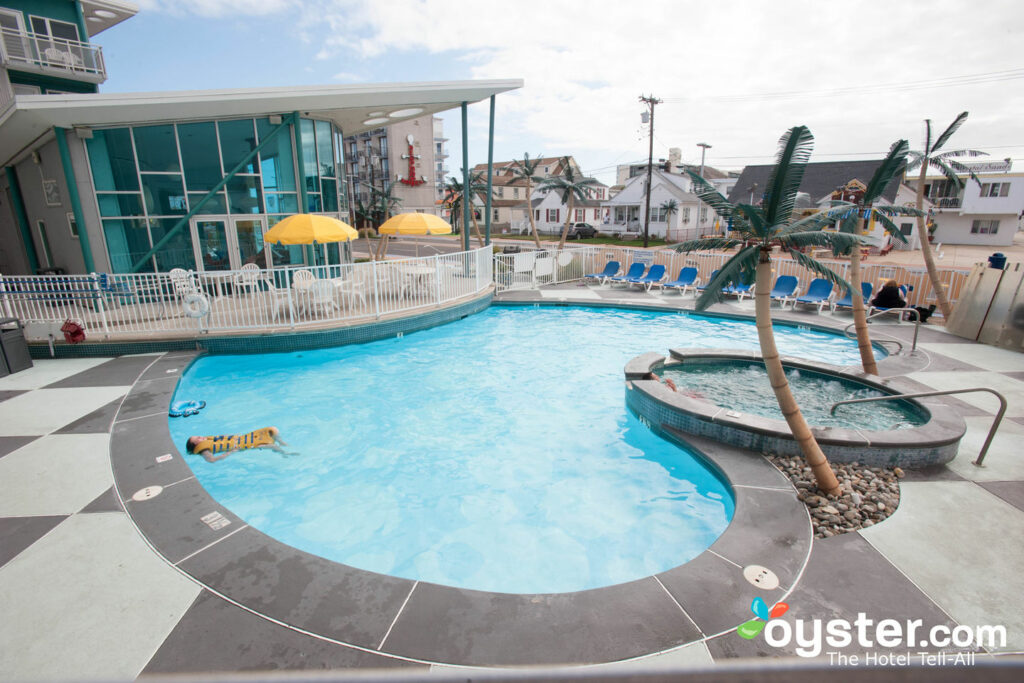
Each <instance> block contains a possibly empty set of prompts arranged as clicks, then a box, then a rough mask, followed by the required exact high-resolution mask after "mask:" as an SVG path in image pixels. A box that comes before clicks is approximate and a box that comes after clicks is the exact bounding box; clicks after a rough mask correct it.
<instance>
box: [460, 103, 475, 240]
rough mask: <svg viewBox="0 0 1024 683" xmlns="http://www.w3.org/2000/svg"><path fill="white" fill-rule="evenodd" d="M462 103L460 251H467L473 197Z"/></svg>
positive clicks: (465, 110) (466, 118)
mask: <svg viewBox="0 0 1024 683" xmlns="http://www.w3.org/2000/svg"><path fill="white" fill-rule="evenodd" d="M468 106H469V105H468V104H467V103H466V102H463V103H462V250H463V251H469V212H470V211H472V210H473V197H472V196H470V192H469V175H470V173H469V112H468Z"/></svg>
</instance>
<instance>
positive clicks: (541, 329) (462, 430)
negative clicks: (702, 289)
mask: <svg viewBox="0 0 1024 683" xmlns="http://www.w3.org/2000/svg"><path fill="white" fill-rule="evenodd" d="M777 341H778V344H779V347H780V350H781V351H782V352H783V353H788V354H793V355H797V354H799V355H801V356H803V357H810V358H815V359H822V360H829V361H830V362H833V363H854V362H857V360H858V358H859V356H858V354H857V350H856V347H855V345H854V343H853V342H852V341H850V340H847V339H844V338H842V337H838V336H835V335H828V334H824V333H820V332H814V331H811V330H798V329H795V328H791V327H780V328H779V329H778V331H777ZM682 346H698V347H703V348H721V347H728V348H741V349H750V350H756V349H757V340H756V332H755V330H754V327H753V323H751V322H747V321H737V320H728V319H714V318H705V317H702V316H694V315H686V316H684V315H680V314H677V313H660V312H639V311H622V310H607V309H588V308H584V307H558V308H544V307H542V308H518V307H501V306H494V307H491V308H489V309H488V310H486V311H484V312H482V313H479V314H476V315H474V316H471V317H469V318H466V319H465V320H462V321H459V322H457V323H453V324H449V325H444V326H440V327H436V328H432V329H430V330H425V331H422V332H417V333H415V334H411V335H408V336H406V337H402V338H396V339H388V340H383V341H378V342H372V343H368V344H364V345H353V346H346V347H339V348H334V349H325V350H320V351H303V352H297V353H289V354H268V355H246V356H216V357H206V358H201V359H200V360H199V361H197V362H196V363H195V364H194V365H193V366H192V367H191V368H190V369H189V371H188V372H187V373H185V375H184V376H183V377H182V379H181V382H180V384H179V387H178V390H177V393H176V396H175V400H183V399H201V400H205V401H206V402H207V404H208V405H207V408H206V409H205V410H203V411H202V412H201V413H200V414H199V415H197V416H194V417H190V418H186V419H174V420H171V421H170V429H171V434H172V436H173V438H174V440H175V442H176V443H178V444H183V442H184V440H185V439H186V438H187V437H188V436H189V435H190V434H220V433H228V432H244V431H249V430H251V429H254V428H258V427H262V426H266V425H270V424H274V425H276V426H278V427H279V428H280V429H281V432H282V435H283V436H284V438H285V439H286V440H287V441H288V442H289V444H291V448H292V450H296V451H298V452H299V453H300V454H301V455H300V456H297V457H289V458H286V457H282V456H280V455H277V454H275V453H271V452H268V451H251V452H246V453H239V454H235V455H232V456H231V457H230V458H228V459H226V460H224V461H221V462H217V463H206V462H205V461H203V460H202V459H201V458H199V457H198V456H186V459H187V461H188V462H189V464H190V465H191V467H192V468H193V470H194V471H195V473H196V476H197V478H198V479H199V481H200V482H201V483H202V485H203V486H204V487H205V488H206V489H207V490H208V491H209V492H210V494H211V495H212V496H213V497H214V498H216V499H217V500H219V501H220V502H221V503H222V504H223V505H225V506H226V507H228V508H229V509H231V510H232V511H233V512H234V513H235V514H237V515H239V516H240V517H241V518H243V519H244V520H245V521H246V522H247V523H249V524H250V525H252V526H254V527H255V528H257V529H260V530H262V531H264V532H265V533H267V534H269V535H271V536H273V537H275V538H277V539H278V540H280V541H283V542H285V543H288V544H290V545H292V546H295V547H297V548H300V549H303V550H306V551H308V552H312V553H315V554H317V555H321V556H323V557H326V558H328V559H332V560H335V561H338V562H343V563H345V564H349V565H352V566H355V567H359V568H361V569H367V570H371V571H377V572H381V573H384V574H390V575H395V576H400V577H404V578H410V579H417V580H423V581H431V582H436V583H441V584H446V585H453V586H459V587H464V588H473V589H479V590H489V591H496V592H513V593H549V592H568V591H575V590H583V589H587V588H595V587H599V586H606V585H611V584H615V583H621V582H624V581H628V580H632V579H637V578H640V577H643V576H647V575H650V574H653V573H656V572H660V571H663V570H665V569H668V568H671V567H673V566H676V565H679V564H683V563H685V562H686V561H688V560H690V559H692V558H693V557H696V555H698V554H700V553H701V552H702V551H703V550H704V549H706V548H707V547H708V546H709V545H711V543H713V542H714V540H715V539H716V538H717V537H718V536H719V535H720V534H721V533H722V531H723V530H724V529H725V527H726V526H727V525H728V523H729V520H730V519H731V516H732V511H733V500H732V496H731V492H730V489H729V487H728V485H726V484H724V483H723V482H722V481H720V480H719V479H718V478H717V477H716V476H715V475H714V474H712V473H711V472H710V471H709V470H708V469H706V468H705V467H704V466H703V465H702V464H701V463H700V462H698V461H697V460H695V459H694V458H693V457H692V456H691V455H690V454H688V453H686V452H685V451H683V450H682V449H679V448H677V447H676V446H674V445H671V444H669V443H667V442H666V441H663V440H662V439H660V438H658V437H657V436H655V435H654V434H653V433H652V432H651V431H650V430H648V429H647V428H646V427H644V426H643V425H642V424H640V422H639V421H637V420H636V418H634V417H633V416H632V415H631V414H630V413H629V412H628V411H627V409H626V408H625V406H624V404H623V400H622V367H623V365H624V364H625V363H626V361H628V360H629V359H630V358H631V357H632V356H633V355H635V353H636V351H637V349H646V348H663V349H668V348H670V347H682Z"/></svg>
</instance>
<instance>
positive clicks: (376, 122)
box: [363, 118, 388, 126]
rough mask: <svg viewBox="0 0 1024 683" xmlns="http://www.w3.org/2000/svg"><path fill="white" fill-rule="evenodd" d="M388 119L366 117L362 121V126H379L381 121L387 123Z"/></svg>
mask: <svg viewBox="0 0 1024 683" xmlns="http://www.w3.org/2000/svg"><path fill="white" fill-rule="evenodd" d="M387 122H388V120H387V119H385V118H376V119H366V120H365V121H363V125H364V126H379V125H380V124H382V123H387Z"/></svg>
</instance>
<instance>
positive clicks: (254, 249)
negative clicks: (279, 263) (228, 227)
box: [231, 217, 269, 270]
mask: <svg viewBox="0 0 1024 683" xmlns="http://www.w3.org/2000/svg"><path fill="white" fill-rule="evenodd" d="M231 223H232V225H233V227H234V230H233V232H234V238H235V248H234V249H233V250H232V251H233V252H234V255H235V256H236V257H237V259H238V264H237V265H236V266H234V269H235V270H237V269H238V268H241V267H242V266H244V265H245V264H246V263H255V264H256V265H258V266H266V265H269V264H268V263H267V254H266V244H264V242H263V231H264V222H263V219H262V218H234V217H232V219H231Z"/></svg>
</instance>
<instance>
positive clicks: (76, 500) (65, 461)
mask: <svg viewBox="0 0 1024 683" xmlns="http://www.w3.org/2000/svg"><path fill="white" fill-rule="evenodd" d="M109 451H110V435H109V434H51V435H50V436H43V437H40V438H38V439H36V440H35V441H33V442H31V443H29V444H26V445H24V446H22V447H21V448H19V449H18V450H16V451H14V452H13V453H8V454H7V455H5V456H4V457H3V458H0V517H29V516H36V515H69V514H72V513H75V512H78V511H79V510H81V509H82V508H83V507H85V506H86V505H88V504H89V503H91V502H92V501H93V500H94V499H95V498H96V497H97V496H99V495H100V494H101V493H103V492H104V491H106V490H107V489H108V488H110V487H111V486H112V485H113V483H114V479H113V475H111V472H110V455H109Z"/></svg>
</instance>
